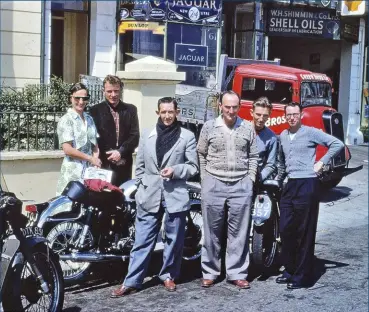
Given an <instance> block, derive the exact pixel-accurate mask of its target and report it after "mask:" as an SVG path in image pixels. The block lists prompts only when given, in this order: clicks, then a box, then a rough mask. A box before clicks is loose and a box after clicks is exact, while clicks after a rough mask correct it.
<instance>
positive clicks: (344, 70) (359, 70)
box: [338, 18, 365, 144]
mask: <svg viewBox="0 0 369 312" xmlns="http://www.w3.org/2000/svg"><path fill="white" fill-rule="evenodd" d="M364 45H365V21H364V19H362V18H361V19H360V29H359V43H358V44H351V43H348V42H346V41H342V47H341V72H340V88H339V90H340V91H339V101H338V111H339V112H340V113H342V116H343V123H344V126H345V143H346V144H362V143H363V142H364V137H363V134H362V132H361V131H360V111H361V97H362V91H363V86H362V81H363V79H362V78H363V63H364V59H363V55H364Z"/></svg>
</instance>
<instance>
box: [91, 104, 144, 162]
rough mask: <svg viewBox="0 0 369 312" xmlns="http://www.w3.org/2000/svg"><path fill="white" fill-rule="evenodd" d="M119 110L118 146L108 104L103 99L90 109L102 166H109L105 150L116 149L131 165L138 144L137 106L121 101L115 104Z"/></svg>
mask: <svg viewBox="0 0 369 312" xmlns="http://www.w3.org/2000/svg"><path fill="white" fill-rule="evenodd" d="M117 111H118V112H119V141H118V146H117V145H116V142H117V135H116V130H115V123H114V119H113V116H112V114H111V112H110V108H109V104H108V102H107V101H103V102H101V103H99V104H96V105H94V106H93V107H91V109H90V112H89V113H90V115H91V116H92V118H93V119H94V122H95V125H96V129H97V132H98V134H99V137H98V139H97V143H98V146H99V149H100V159H101V161H102V163H103V167H104V168H109V167H110V165H111V164H110V162H108V161H107V157H106V152H107V151H109V150H115V149H117V150H118V151H119V152H120V154H121V156H122V158H124V159H125V160H126V161H127V165H129V166H131V165H132V154H133V152H134V151H135V148H136V147H137V146H138V140H139V138H140V131H139V126H138V117H137V108H136V107H135V106H134V105H132V104H127V103H124V102H122V101H120V102H119V104H118V106H117Z"/></svg>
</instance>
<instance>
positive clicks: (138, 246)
mask: <svg viewBox="0 0 369 312" xmlns="http://www.w3.org/2000/svg"><path fill="white" fill-rule="evenodd" d="M156 113H157V114H158V115H159V118H158V122H157V125H156V127H155V129H153V130H152V131H151V132H144V133H143V135H142V137H141V139H140V144H139V147H138V152H137V158H136V178H137V183H138V184H139V187H138V190H137V193H136V202H137V217H136V225H135V226H136V239H135V243H134V246H133V249H132V251H131V256H130V263H129V267H128V273H127V276H126V279H125V280H124V282H123V285H122V286H121V287H119V288H118V289H116V290H114V291H113V292H112V294H111V297H112V298H117V297H122V296H126V295H129V294H131V293H133V292H136V291H137V290H139V289H140V288H141V287H142V283H143V280H144V278H145V275H146V271H147V268H148V265H149V261H150V256H151V254H152V251H153V250H154V247H155V243H156V238H157V236H158V233H159V231H160V227H161V220H162V217H163V214H164V212H166V213H167V216H166V218H165V221H164V222H165V224H164V228H165V237H166V240H165V243H164V244H165V245H164V253H163V266H162V268H161V271H160V273H159V278H160V279H161V280H162V281H163V282H164V286H165V288H166V289H167V290H168V291H174V290H176V285H175V283H174V279H175V278H177V277H178V275H179V271H180V267H181V259H182V250H183V244H184V237H185V225H186V215H187V213H188V210H189V209H190V206H189V196H188V192H187V187H186V180H187V179H188V178H190V177H191V176H194V175H195V174H196V173H197V172H198V170H199V165H198V158H197V153H196V140H195V136H194V135H193V133H192V132H190V131H188V130H186V129H183V128H181V127H180V124H179V122H178V121H177V118H176V117H177V115H178V113H179V110H178V107H177V102H176V100H175V99H173V98H171V97H165V98H161V99H160V100H159V101H158V111H157V112H156ZM163 199H165V202H166V207H163V206H162V204H161V203H162V200H163Z"/></svg>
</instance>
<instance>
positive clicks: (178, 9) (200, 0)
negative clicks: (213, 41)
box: [168, 0, 222, 25]
mask: <svg viewBox="0 0 369 312" xmlns="http://www.w3.org/2000/svg"><path fill="white" fill-rule="evenodd" d="M221 14H222V4H221V0H168V20H171V21H178V22H179V21H182V22H186V23H193V24H210V25H216V24H219V22H220V19H221Z"/></svg>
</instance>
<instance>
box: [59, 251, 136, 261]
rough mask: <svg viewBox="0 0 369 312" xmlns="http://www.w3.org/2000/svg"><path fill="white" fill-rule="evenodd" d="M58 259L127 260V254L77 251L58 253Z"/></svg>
mask: <svg viewBox="0 0 369 312" xmlns="http://www.w3.org/2000/svg"><path fill="white" fill-rule="evenodd" d="M59 259H60V260H63V261H67V260H69V261H74V262H102V261H123V262H124V261H127V260H129V256H126V255H113V254H96V253H92V252H78V253H71V254H67V255H59Z"/></svg>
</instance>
